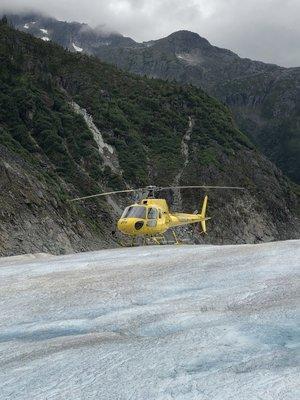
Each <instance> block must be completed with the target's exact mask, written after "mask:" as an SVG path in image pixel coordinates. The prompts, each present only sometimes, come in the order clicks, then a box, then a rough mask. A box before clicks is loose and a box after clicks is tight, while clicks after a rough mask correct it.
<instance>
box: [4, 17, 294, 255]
mask: <svg viewBox="0 0 300 400" xmlns="http://www.w3.org/2000/svg"><path fill="white" fill-rule="evenodd" d="M0 62H1V74H0V78H1V81H0V85H1V91H0V154H1V157H0V170H1V173H0V188H1V190H0V209H1V212H0V239H1V240H0V254H1V255H10V254H16V253H22V252H37V251H43V252H45V251H46V252H47V251H49V252H53V253H63V252H70V251H82V250H87V249H96V248H99V247H108V246H115V245H116V240H117V239H118V238H116V237H115V236H113V235H112V234H111V231H112V230H114V229H115V221H116V218H117V216H118V215H120V213H121V211H122V208H123V207H124V206H125V205H126V204H128V202H132V201H133V199H132V198H129V197H122V196H115V197H108V198H105V199H101V200H99V199H95V200H90V201H86V202H83V203H70V202H69V199H71V198H73V197H77V196H82V195H89V194H93V193H97V192H101V191H103V190H106V189H108V190H110V189H112V190H113V189H122V188H126V187H132V186H135V187H136V186H145V185H147V184H157V185H170V184H178V183H184V184H200V183H201V184H207V185H209V184H216V185H217V184H221V185H239V186H244V187H246V188H247V190H246V191H244V192H239V193H234V192H230V191H227V192H222V193H218V192H213V191H211V192H209V214H210V215H211V216H213V220H212V222H211V223H210V224H209V231H210V234H209V235H208V236H207V237H206V238H205V239H204V238H203V237H202V236H201V235H199V234H198V233H194V231H193V229H189V230H187V232H185V233H187V234H190V236H191V237H192V238H194V239H195V240H196V241H198V242H199V241H200V242H201V241H202V242H203V241H204V240H205V241H206V242H210V243H244V242H259V241H268V240H274V239H287V238H297V237H299V229H300V228H299V226H300V225H299V223H298V219H297V207H298V206H297V204H298V203H297V196H296V194H295V192H294V190H293V188H292V187H291V184H290V183H289V181H288V180H287V179H286V178H285V177H284V176H283V175H282V173H281V172H280V170H278V169H277V168H276V167H275V165H273V164H272V163H271V162H270V161H269V160H268V159H267V158H266V157H264V156H263V155H261V154H260V153H259V151H258V150H256V148H255V147H254V146H253V145H252V144H251V142H250V141H249V139H247V137H246V136H245V135H244V134H243V133H242V132H241V131H240V130H239V129H238V128H237V127H236V126H235V124H234V122H233V120H232V116H231V114H230V112H229V110H228V109H227V107H226V106H225V105H223V104H221V103H219V102H218V101H217V100H216V99H214V98H212V97H210V96H209V95H207V94H206V93H205V92H203V91H202V90H201V89H197V88H195V87H193V86H191V85H189V86H180V85H178V84H177V83H168V82H165V81H163V80H155V79H149V78H146V77H139V76H135V75H132V74H130V73H126V72H122V71H121V70H119V69H117V68H115V67H113V66H111V65H109V64H106V63H103V62H101V61H100V60H98V59H97V58H95V57H89V56H87V55H84V54H80V53H70V52H68V51H66V50H64V49H63V48H62V47H60V46H58V45H55V44H53V43H48V42H46V41H43V40H40V39H36V38H34V37H33V36H31V35H28V34H25V33H22V32H19V31H17V30H14V29H12V28H11V27H9V26H8V25H7V24H6V23H5V21H3V22H2V23H1V26H0ZM165 194H166V195H167V198H168V200H169V201H170V203H171V205H172V206H173V207H174V208H178V209H181V208H183V209H185V210H187V211H193V210H195V209H196V208H199V201H200V200H201V199H202V198H203V195H204V193H203V192H199V191H191V192H189V193H180V192H177V193H175V194H172V193H165Z"/></svg>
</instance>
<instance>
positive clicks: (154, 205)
mask: <svg viewBox="0 0 300 400" xmlns="http://www.w3.org/2000/svg"><path fill="white" fill-rule="evenodd" d="M200 188H201V189H236V190H244V188H242V187H235V186H166V187H158V186H147V187H146V188H139V189H127V190H117V191H113V192H105V193H98V194H94V195H91V196H84V197H77V198H75V199H72V200H70V201H79V200H86V199H90V198H94V197H99V196H109V195H115V194H120V193H132V192H140V191H148V195H147V196H146V198H143V199H142V200H140V201H139V202H137V203H134V204H132V205H130V206H128V207H126V208H125V210H124V211H123V214H122V215H121V218H120V219H119V220H118V222H117V228H118V230H119V231H120V232H122V233H123V234H125V235H129V236H131V237H132V245H134V240H135V239H136V238H137V237H142V238H143V239H144V244H148V243H149V241H150V242H152V243H155V244H165V243H166V238H165V236H164V233H165V232H166V231H167V230H169V229H171V230H172V234H173V237H174V239H175V243H176V244H179V241H178V238H177V236H176V233H175V231H174V230H173V228H174V227H177V226H182V225H188V224H196V223H200V226H201V229H202V233H206V221H207V220H209V219H210V218H209V217H206V208H207V201H208V196H207V195H206V196H205V197H204V200H203V203H202V207H201V212H200V213H199V212H198V211H196V212H194V213H193V214H187V213H181V212H180V213H179V212H171V211H170V209H169V206H168V204H167V201H166V200H165V199H157V198H155V192H157V191H162V190H169V189H200Z"/></svg>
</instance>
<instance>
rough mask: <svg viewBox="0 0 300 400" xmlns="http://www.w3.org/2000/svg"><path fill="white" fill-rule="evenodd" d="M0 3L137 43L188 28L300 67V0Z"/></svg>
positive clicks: (240, 50) (10, 0)
mask: <svg viewBox="0 0 300 400" xmlns="http://www.w3.org/2000/svg"><path fill="white" fill-rule="evenodd" d="M0 7H1V11H2V12H3V11H5V12H16V13H18V12H20V11H32V10H34V11H41V12H43V13H46V14H49V15H51V16H54V17H56V18H58V19H61V20H67V21H72V20H73V21H79V22H87V23H88V24H90V25H91V26H93V27H99V26H100V27H101V30H107V31H118V32H120V33H122V34H124V35H126V36H130V37H132V38H133V39H135V40H138V41H143V40H150V39H157V38H160V37H163V36H166V35H168V34H170V33H171V32H174V31H176V30H179V29H188V30H191V31H194V32H197V33H199V34H200V35H201V36H203V37H206V38H207V39H208V40H209V41H210V42H211V43H212V44H215V45H217V46H220V47H224V48H228V49H230V50H233V51H235V52H236V53H238V54H239V55H240V56H242V57H249V58H252V59H257V60H262V61H265V62H273V63H276V64H279V65H283V66H300V50H299V37H300V24H299V15H300V1H299V0H285V1H283V0H263V1H262V0H248V1H241V0H106V1H105V0H85V1H75V0H52V1H51V2H45V1H44V0H27V1H26V2H25V1H23V0H2V1H1V6H0Z"/></svg>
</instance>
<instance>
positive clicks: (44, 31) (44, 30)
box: [40, 28, 48, 35]
mask: <svg viewBox="0 0 300 400" xmlns="http://www.w3.org/2000/svg"><path fill="white" fill-rule="evenodd" d="M40 31H41V32H42V33H44V34H45V35H48V30H47V29H44V28H40Z"/></svg>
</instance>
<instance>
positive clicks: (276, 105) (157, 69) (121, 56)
mask: <svg viewBox="0 0 300 400" xmlns="http://www.w3.org/2000/svg"><path fill="white" fill-rule="evenodd" d="M10 19H11V20H12V22H13V24H14V25H15V26H16V27H17V28H18V29H21V30H27V31H28V32H30V33H32V34H34V35H35V36H38V37H43V36H44V33H43V31H42V30H43V29H45V28H46V29H47V30H48V31H49V35H48V38H49V39H51V40H53V41H54V42H57V43H59V44H61V45H63V46H64V47H66V48H68V49H69V50H71V51H83V52H86V53H87V54H93V55H95V56H97V57H99V58H100V59H102V60H104V61H107V62H109V63H113V64H115V65H116V66H118V67H120V68H122V69H124V70H126V71H130V72H133V73H136V74H139V75H147V76H149V77H154V78H161V79H167V80H173V79H174V80H176V81H178V82H179V83H183V84H187V83H191V84H193V85H195V86H198V87H201V88H203V89H204V90H205V91H207V92H208V93H209V94H211V95H212V96H215V97H217V98H218V99H219V100H221V101H222V102H224V103H225V104H227V105H228V106H229V107H230V108H231V110H232V112H233V114H234V117H235V120H236V122H237V124H238V126H239V128H240V129H241V130H242V131H243V132H245V133H246V134H247V136H248V137H249V138H250V140H251V141H252V142H253V143H255V144H256V145H257V146H258V147H259V148H260V150H261V151H263V152H264V154H266V155H267V157H268V158H270V160H272V161H273V162H275V163H276V164H277V166H278V167H279V168H280V169H282V171H283V172H284V173H285V174H286V175H288V176H289V177H290V178H291V179H292V180H294V181H295V182H297V183H300V68H283V67H279V66H277V65H272V64H265V63H262V62H259V61H252V60H249V59H245V58H240V57H239V56H238V55H236V54H235V53H233V52H232V51H229V50H226V49H221V48H218V47H216V46H212V45H211V44H210V43H209V42H208V41H207V40H206V39H204V38H202V37H200V36H199V35H198V34H196V33H192V32H189V31H179V32H175V33H173V34H171V35H169V36H168V37H166V38H163V39H159V40H154V41H149V42H144V43H136V42H135V41H133V40H132V39H129V38H125V37H123V36H121V35H120V34H116V33H113V34H107V33H105V32H103V31H99V30H93V29H91V28H89V27H88V26H87V25H85V24H78V23H66V22H60V21H56V20H54V19H51V18H47V17H39V16H37V15H25V16H21V17H20V16H11V17H10ZM41 29H42V30H41ZM44 40H47V39H45V38H44Z"/></svg>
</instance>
